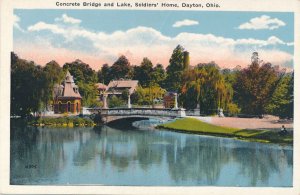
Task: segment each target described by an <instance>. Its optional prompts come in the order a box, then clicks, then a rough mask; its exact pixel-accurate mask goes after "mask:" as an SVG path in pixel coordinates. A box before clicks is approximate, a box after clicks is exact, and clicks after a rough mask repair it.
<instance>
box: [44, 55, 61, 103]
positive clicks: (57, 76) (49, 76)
mask: <svg viewBox="0 0 300 195" xmlns="http://www.w3.org/2000/svg"><path fill="white" fill-rule="evenodd" d="M43 71H44V72H45V76H46V82H47V86H48V87H47V88H45V89H44V91H45V95H44V102H45V104H46V105H49V104H51V102H50V101H52V100H53V97H54V94H53V88H54V85H55V84H57V83H61V82H62V80H63V78H64V73H63V69H62V68H61V67H60V66H59V64H58V63H57V62H56V61H54V60H52V61H50V62H48V63H47V64H46V65H45V67H44V68H43Z"/></svg>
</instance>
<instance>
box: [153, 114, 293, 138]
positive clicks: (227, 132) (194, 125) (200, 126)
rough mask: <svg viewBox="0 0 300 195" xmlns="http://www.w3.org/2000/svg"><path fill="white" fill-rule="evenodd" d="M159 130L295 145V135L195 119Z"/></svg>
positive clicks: (182, 121) (174, 122)
mask: <svg viewBox="0 0 300 195" xmlns="http://www.w3.org/2000/svg"><path fill="white" fill-rule="evenodd" d="M158 128H165V129H169V130H175V131H182V132H188V133H196V134H206V135H215V136H224V137H233V138H237V139H243V140H248V141H257V142H266V143H288V144H292V143H293V135H292V134H291V133H289V134H287V135H284V136H282V135H279V133H278V131H274V130H263V129H256V130H255V129H238V128H230V127H222V126H216V125H212V124H209V123H205V122H203V121H200V120H198V119H194V118H183V119H178V120H176V121H173V122H170V123H166V124H162V125H159V126H158Z"/></svg>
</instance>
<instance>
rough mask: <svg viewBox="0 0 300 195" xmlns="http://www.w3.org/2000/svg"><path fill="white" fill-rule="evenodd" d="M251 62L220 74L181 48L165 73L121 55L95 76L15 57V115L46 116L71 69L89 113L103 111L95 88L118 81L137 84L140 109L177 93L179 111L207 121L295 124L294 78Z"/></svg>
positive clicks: (82, 66) (117, 102) (120, 101)
mask: <svg viewBox="0 0 300 195" xmlns="http://www.w3.org/2000/svg"><path fill="white" fill-rule="evenodd" d="M212 60H213V59H212ZM251 60H252V61H251V63H249V65H248V66H247V67H245V68H241V66H239V65H237V66H236V67H235V68H233V69H228V68H225V69H222V68H220V67H219V66H218V64H216V63H215V62H213V61H212V62H197V63H196V64H194V65H193V66H192V65H191V64H190V60H189V53H188V52H187V51H186V50H185V49H184V48H183V47H182V46H181V45H178V46H177V47H176V48H175V49H174V50H173V52H172V54H171V55H170V60H169V64H167V66H166V68H164V67H163V66H162V65H161V64H157V65H156V66H154V65H153V63H152V62H151V60H150V59H149V58H147V57H144V58H143V60H142V62H141V63H140V64H138V65H131V64H130V62H129V60H128V59H127V58H126V56H124V55H121V56H120V57H119V58H118V59H117V60H116V61H115V62H114V63H113V64H112V65H108V64H104V65H103V66H102V67H101V69H100V70H99V71H98V72H96V71H95V70H92V69H91V68H90V67H89V65H88V64H86V63H84V62H82V61H80V60H76V61H74V62H71V63H65V64H64V66H63V68H61V67H60V66H59V65H58V64H57V63H56V62H55V61H51V62H49V63H48V64H47V65H46V66H45V67H42V66H39V65H36V64H35V63H34V62H29V61H26V60H23V59H19V58H18V57H17V56H16V55H15V54H12V65H11V66H12V71H11V72H12V73H11V74H12V76H11V78H12V81H11V83H12V85H11V89H12V90H11V91H12V94H11V97H12V98H11V111H12V113H11V114H12V115H18V116H22V117H23V116H26V115H29V114H30V113H32V112H38V111H42V110H46V109H47V108H48V106H49V105H50V104H51V102H53V95H52V94H53V83H61V81H62V76H61V75H64V71H66V70H67V69H68V70H69V71H70V73H71V74H72V75H73V76H74V79H75V83H76V84H77V85H78V87H79V91H80V94H81V95H82V104H83V106H86V107H101V106H102V105H103V104H101V103H100V101H99V99H98V97H99V96H97V95H99V94H98V92H97V89H96V86H95V84H96V83H97V82H100V83H104V84H108V83H109V82H110V81H112V80H116V79H135V80H138V81H139V85H140V87H139V88H138V89H137V90H136V92H135V93H134V94H132V95H131V100H132V103H133V104H137V105H138V106H140V105H142V106H144V105H152V104H153V102H154V101H155V102H159V101H161V99H162V96H163V94H164V93H165V92H177V93H178V104H179V106H180V107H184V108H186V109H195V108H197V107H198V108H200V111H201V114H204V115H214V114H217V113H218V110H219V109H220V108H222V109H223V112H224V114H225V115H227V116H236V115H239V114H240V115H241V116H246V117H247V116H248V117H251V116H262V115H264V114H272V115H276V116H279V117H280V118H293V112H294V110H293V105H294V74H293V73H291V72H287V71H285V70H284V69H281V68H279V66H275V65H273V64H271V63H268V62H267V63H264V62H262V60H259V59H258V53H257V52H254V53H253V55H252V58H251ZM264 60H265V61H267V60H268V59H264ZM249 61H250V54H249ZM231 66H234V65H231ZM100 98H101V96H100ZM109 98H110V99H109V100H111V101H112V102H111V103H109V104H110V105H109V106H112V107H118V106H125V105H127V98H124V97H109ZM109 100H108V102H109Z"/></svg>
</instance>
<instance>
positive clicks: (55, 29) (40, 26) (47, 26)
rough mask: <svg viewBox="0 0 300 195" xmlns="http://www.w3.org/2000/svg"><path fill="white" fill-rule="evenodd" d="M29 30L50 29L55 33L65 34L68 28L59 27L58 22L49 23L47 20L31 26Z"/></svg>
mask: <svg viewBox="0 0 300 195" xmlns="http://www.w3.org/2000/svg"><path fill="white" fill-rule="evenodd" d="M27 30H28V31H42V30H49V31H51V32H52V33H54V34H65V33H66V30H65V29H64V28H62V27H59V26H58V25H56V24H47V23H45V22H38V23H36V24H35V25H32V26H29V27H28V28H27Z"/></svg>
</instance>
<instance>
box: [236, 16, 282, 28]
mask: <svg viewBox="0 0 300 195" xmlns="http://www.w3.org/2000/svg"><path fill="white" fill-rule="evenodd" d="M285 25H286V24H285V23H284V22H283V21H282V20H279V19H278V18H271V17H270V16H267V15H262V16H260V17H256V18H252V19H251V20H250V21H249V22H246V23H243V24H241V25H240V26H239V27H238V29H241V30H244V29H247V30H250V29H252V30H260V29H268V30H274V29H277V28H279V27H282V26H285Z"/></svg>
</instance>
